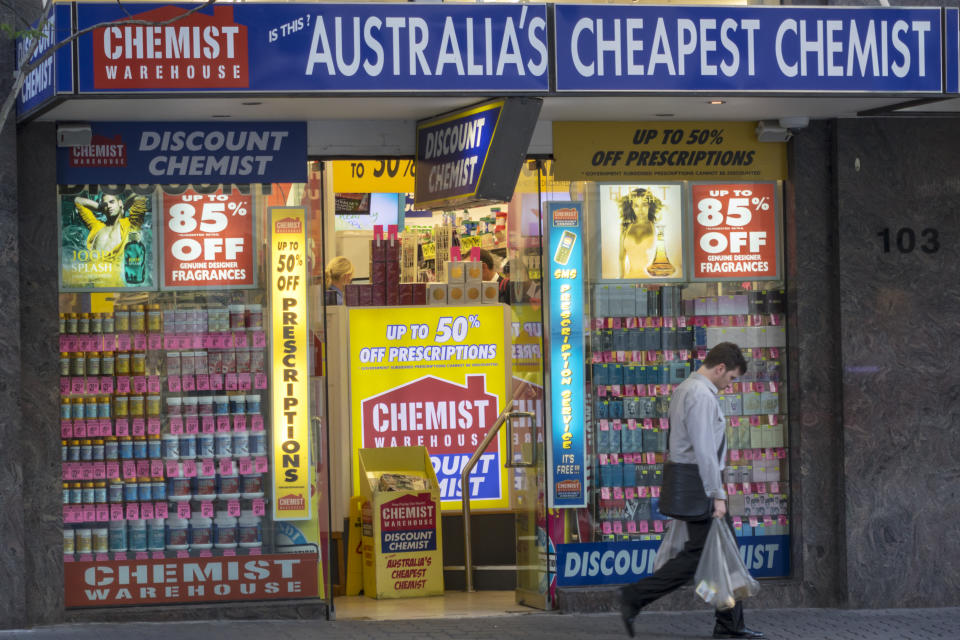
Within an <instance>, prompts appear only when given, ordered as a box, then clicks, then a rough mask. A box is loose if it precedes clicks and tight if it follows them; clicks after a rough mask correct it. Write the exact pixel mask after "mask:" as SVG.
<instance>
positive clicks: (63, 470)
mask: <svg viewBox="0 0 960 640" xmlns="http://www.w3.org/2000/svg"><path fill="white" fill-rule="evenodd" d="M71 467H73V464H71V463H69V462H61V463H60V477H61V478H63V479H64V480H69V479H70V468H71Z"/></svg>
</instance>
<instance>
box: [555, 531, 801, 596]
mask: <svg viewBox="0 0 960 640" xmlns="http://www.w3.org/2000/svg"><path fill="white" fill-rule="evenodd" d="M737 545H738V546H739V547H740V557H741V558H742V559H743V563H744V565H746V567H747V569H748V570H749V571H750V575H752V576H753V577H754V578H780V577H785V576H789V575H790V536H747V537H742V538H737ZM659 548H660V541H659V540H631V541H624V542H590V543H579V544H561V545H557V586H558V587H581V586H589V585H602V584H625V583H628V582H636V581H637V580H639V579H640V578H645V577H647V576H650V575H652V574H653V561H654V558H656V556H657V549H659Z"/></svg>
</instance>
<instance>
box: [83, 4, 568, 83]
mask: <svg viewBox="0 0 960 640" xmlns="http://www.w3.org/2000/svg"><path fill="white" fill-rule="evenodd" d="M187 8H188V7H186V6H184V5H135V6H134V7H126V6H123V7H121V6H119V5H118V4H116V3H111V4H90V3H80V4H78V5H77V27H78V29H81V30H82V29H85V28H87V27H91V26H93V25H96V24H99V23H102V22H110V21H115V20H121V19H127V20H129V19H137V20H147V21H152V22H156V23H159V22H166V21H170V20H175V21H172V22H169V24H163V25H162V26H153V25H122V26H120V25H118V26H114V27H109V28H106V29H96V30H94V31H93V32H92V33H89V34H86V35H84V36H81V38H80V39H79V43H78V53H77V57H78V59H79V65H78V66H79V74H80V75H79V91H80V92H81V93H100V92H110V93H131V92H175V91H204V92H207V91H214V92H243V93H249V92H342V91H347V92H365V93H366V92H380V93H383V92H410V91H445V92H449V91H458V92H461V91H465V92H497V93H509V92H517V91H521V92H529V91H546V90H547V89H548V87H549V75H548V57H549V56H548V49H547V9H546V6H545V5H527V4H523V5H513V6H504V5H479V6H478V5H456V4H454V5H450V4H430V5H425V4H413V3H408V4H380V3H371V4H354V3H346V4H327V3H311V4H287V3H284V4H267V3H252V4H227V5H224V4H214V5H212V6H210V7H205V8H203V9H202V10H200V11H197V12H196V13H194V14H191V15H189V16H186V17H183V18H181V19H176V18H177V16H179V15H182V14H183V13H184V12H185V11H186V9H187ZM128 11H129V12H131V13H133V15H129V14H128V13H127V12H128Z"/></svg>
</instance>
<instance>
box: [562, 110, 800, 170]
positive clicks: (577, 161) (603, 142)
mask: <svg viewBox="0 0 960 640" xmlns="http://www.w3.org/2000/svg"><path fill="white" fill-rule="evenodd" d="M755 128H756V123H755V122H554V123H553V155H554V165H555V166H554V172H555V175H556V177H557V178H558V179H560V180H592V181H594V182H613V181H620V180H624V179H630V180H633V179H643V180H715V179H723V180H731V179H737V180H739V179H744V178H749V179H751V180H782V179H785V178H786V177H787V145H786V144H785V143H778V142H758V141H757V135H756V132H755V131H754V129H755Z"/></svg>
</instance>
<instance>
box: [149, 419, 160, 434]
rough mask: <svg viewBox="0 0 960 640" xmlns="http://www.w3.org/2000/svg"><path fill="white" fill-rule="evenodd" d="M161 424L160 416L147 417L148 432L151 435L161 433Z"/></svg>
mask: <svg viewBox="0 0 960 640" xmlns="http://www.w3.org/2000/svg"><path fill="white" fill-rule="evenodd" d="M160 424H161V422H160V418H157V417H153V418H147V433H148V434H150V435H156V434H158V433H160Z"/></svg>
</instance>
